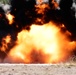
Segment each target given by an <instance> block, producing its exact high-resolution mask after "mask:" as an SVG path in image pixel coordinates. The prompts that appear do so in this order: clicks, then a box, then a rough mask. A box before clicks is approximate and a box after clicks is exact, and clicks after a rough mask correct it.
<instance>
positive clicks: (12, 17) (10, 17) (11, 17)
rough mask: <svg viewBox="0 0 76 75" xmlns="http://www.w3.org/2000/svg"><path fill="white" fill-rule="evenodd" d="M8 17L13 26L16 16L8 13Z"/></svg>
mask: <svg viewBox="0 0 76 75" xmlns="http://www.w3.org/2000/svg"><path fill="white" fill-rule="evenodd" d="M6 17H7V19H8V21H9V24H10V25H11V24H12V23H13V22H14V20H13V19H14V18H15V17H14V16H13V15H11V14H10V13H7V14H6Z"/></svg>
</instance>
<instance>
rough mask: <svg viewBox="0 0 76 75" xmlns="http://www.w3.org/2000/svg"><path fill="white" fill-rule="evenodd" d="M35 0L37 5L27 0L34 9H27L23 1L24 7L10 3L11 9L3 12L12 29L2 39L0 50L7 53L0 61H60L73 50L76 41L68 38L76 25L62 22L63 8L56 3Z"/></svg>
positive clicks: (65, 58)
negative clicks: (6, 12) (8, 11)
mask: <svg viewBox="0 0 76 75" xmlns="http://www.w3.org/2000/svg"><path fill="white" fill-rule="evenodd" d="M13 1H14V0H13ZM37 1H38V2H39V3H40V4H38V5H36V4H35V5H33V4H34V3H35V2H33V3H32V2H31V1H26V3H28V4H29V2H30V3H31V5H30V6H31V7H33V8H31V7H30V6H29V7H30V8H29V7H28V8H26V7H27V4H26V3H25V2H22V5H23V3H25V4H24V5H23V8H21V7H17V6H16V7H15V5H12V7H11V9H12V10H11V12H10V13H8V14H6V15H5V18H6V19H7V20H8V21H7V23H6V22H5V21H6V20H5V21H4V20H3V18H2V14H1V18H2V20H3V21H4V24H6V25H7V27H9V28H8V30H9V29H10V28H11V29H10V31H11V32H10V33H9V32H8V35H6V36H5V37H4V36H3V37H2V38H1V47H0V51H1V52H2V53H3V52H4V53H5V54H6V55H5V57H4V58H1V59H2V62H3V63H25V64H26V63H60V62H66V61H67V60H68V59H69V57H70V56H71V55H72V54H73V51H75V49H76V41H75V40H71V37H72V36H73V35H74V34H75V32H74V30H73V29H75V26H73V27H74V28H70V26H69V25H68V24H70V25H71V22H70V23H69V22H68V20H67V22H64V17H63V14H64V13H65V11H64V12H63V11H62V10H59V9H57V8H58V7H59V5H58V4H57V3H56V2H55V1H54V0H51V1H50V0H49V3H43V0H37ZM17 2H18V1H17ZM12 4H13V3H12ZM20 4H21V1H20V3H19V5H20ZM25 11H26V12H25ZM58 12H60V15H59V14H58ZM61 12H62V13H61ZM66 13H67V12H66ZM61 14H62V15H61ZM65 18H66V17H65ZM69 20H70V19H69ZM73 22H74V21H73ZM73 24H74V23H73ZM18 29H19V30H18ZM13 31H14V33H12V32H13ZM73 33H74V34H73ZM14 36H15V37H14Z"/></svg>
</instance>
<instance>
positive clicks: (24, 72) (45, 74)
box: [0, 64, 76, 75]
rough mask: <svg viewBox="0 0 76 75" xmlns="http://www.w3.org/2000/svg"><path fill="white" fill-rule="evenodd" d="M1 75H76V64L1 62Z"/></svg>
mask: <svg viewBox="0 0 76 75" xmlns="http://www.w3.org/2000/svg"><path fill="white" fill-rule="evenodd" d="M0 75H76V65H68V64H65V65H64V64H58V65H57V64H54V65H52V64H0Z"/></svg>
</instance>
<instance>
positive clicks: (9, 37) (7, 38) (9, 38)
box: [0, 35, 11, 52]
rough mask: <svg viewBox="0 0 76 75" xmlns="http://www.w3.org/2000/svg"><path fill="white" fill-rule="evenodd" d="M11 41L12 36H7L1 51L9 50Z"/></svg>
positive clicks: (3, 40)
mask: <svg viewBox="0 0 76 75" xmlns="http://www.w3.org/2000/svg"><path fill="white" fill-rule="evenodd" d="M10 41H11V36H10V35H7V36H6V37H5V38H3V39H2V47H1V48H0V50H1V51H4V52H5V51H6V49H7V48H8V44H9V43H10Z"/></svg>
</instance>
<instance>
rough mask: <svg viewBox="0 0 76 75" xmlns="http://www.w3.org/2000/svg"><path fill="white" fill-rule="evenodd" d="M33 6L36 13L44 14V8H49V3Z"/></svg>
mask: <svg viewBox="0 0 76 75" xmlns="http://www.w3.org/2000/svg"><path fill="white" fill-rule="evenodd" d="M35 7H36V11H37V13H38V14H44V12H45V11H47V10H46V8H47V9H49V5H48V4H45V3H44V4H39V5H36V6H35Z"/></svg>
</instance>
